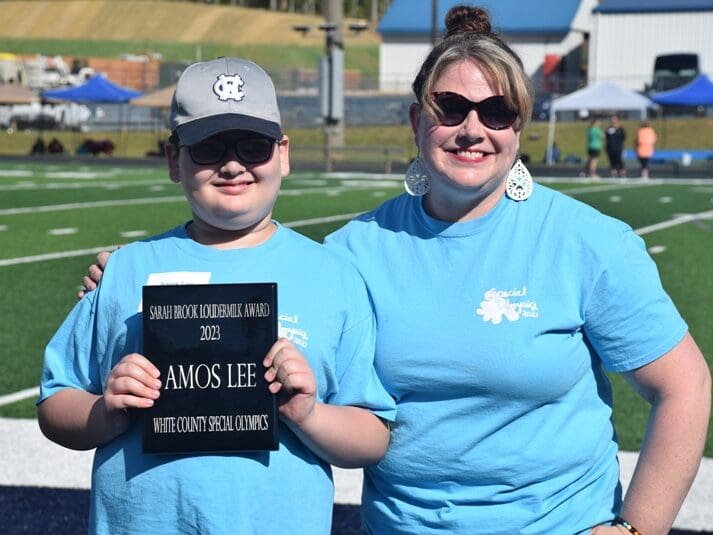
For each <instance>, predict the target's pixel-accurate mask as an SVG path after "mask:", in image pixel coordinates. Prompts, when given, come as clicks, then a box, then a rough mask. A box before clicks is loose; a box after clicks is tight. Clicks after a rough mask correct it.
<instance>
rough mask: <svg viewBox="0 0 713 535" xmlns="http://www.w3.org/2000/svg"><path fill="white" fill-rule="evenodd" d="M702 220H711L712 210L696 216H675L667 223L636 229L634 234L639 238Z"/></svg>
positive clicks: (712, 217)
mask: <svg viewBox="0 0 713 535" xmlns="http://www.w3.org/2000/svg"><path fill="white" fill-rule="evenodd" d="M702 219H713V210H709V211H708V212H699V213H697V214H683V215H676V216H674V217H673V219H669V220H668V221H662V222H661V223H656V224H654V225H649V226H648V227H642V228H640V229H637V230H636V233H637V234H638V235H639V236H643V235H644V234H648V233H650V232H656V231H657V230H663V229H666V228H671V227H675V226H677V225H683V224H684V223H691V222H692V221H700V220H702Z"/></svg>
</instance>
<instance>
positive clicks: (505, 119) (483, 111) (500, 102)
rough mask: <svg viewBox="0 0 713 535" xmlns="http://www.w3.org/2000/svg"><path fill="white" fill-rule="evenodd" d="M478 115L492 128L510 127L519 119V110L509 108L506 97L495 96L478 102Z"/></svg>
mask: <svg viewBox="0 0 713 535" xmlns="http://www.w3.org/2000/svg"><path fill="white" fill-rule="evenodd" d="M477 110H478V117H480V120H481V121H482V122H483V124H484V125H485V126H487V127H488V128H490V129H492V130H503V129H505V128H509V127H510V126H512V125H513V123H514V122H515V119H517V112H515V111H513V110H511V109H510V108H508V105H507V103H506V102H505V98H504V97H501V96H495V97H490V98H486V99H485V100H483V101H481V102H479V103H478V108H477Z"/></svg>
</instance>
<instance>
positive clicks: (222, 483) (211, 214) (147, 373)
mask: <svg viewBox="0 0 713 535" xmlns="http://www.w3.org/2000/svg"><path fill="white" fill-rule="evenodd" d="M169 125H170V128H171V130H172V135H171V138H170V139H169V141H168V142H167V144H166V159H167V163H168V171H169V176H170V178H171V180H172V181H173V182H176V183H180V184H181V186H182V188H183V190H184V192H185V195H186V198H187V200H188V203H189V205H190V207H191V211H192V214H193V218H192V220H191V221H189V222H188V223H186V224H185V225H181V226H179V227H177V228H175V229H172V230H170V231H168V232H166V233H164V234H161V235H159V236H154V237H152V238H149V239H147V240H144V241H141V242H136V243H133V244H130V245H128V246H126V247H122V248H121V249H120V250H119V251H117V252H116V254H113V255H112V256H111V260H110V262H109V263H108V264H107V266H106V271H105V273H104V277H103V280H102V283H101V285H100V286H99V288H98V289H97V290H96V291H93V292H91V293H89V294H87V295H86V296H85V298H84V299H82V300H81V301H80V302H79V303H78V304H77V305H76V306H75V308H74V309H73V310H72V312H71V313H70V315H69V316H68V317H67V319H66V320H65V321H64V323H63V324H62V326H61V327H60V329H59V330H58V332H57V333H56V334H55V336H54V337H53V339H52V340H51V341H50V343H49V345H48V346H47V349H46V351H45V365H44V370H43V373H42V380H41V391H40V397H39V400H38V417H39V422H40V427H41V428H42V431H43V432H44V434H45V435H46V436H47V437H48V438H50V439H51V440H53V441H55V442H57V443H59V444H61V445H63V446H65V447H69V448H74V449H90V448H97V451H96V454H95V459H94V468H93V474H92V493H91V508H90V519H89V524H90V526H89V527H90V531H91V532H96V533H117V532H119V531H121V532H123V533H142V534H143V533H159V532H162V533H178V532H182V533H185V532H190V533H224V532H225V533H227V532H231V533H232V532H240V533H252V532H260V533H292V532H295V533H304V532H305V531H309V532H310V533H329V531H330V526H331V512H332V499H333V485H332V481H331V474H330V469H329V464H334V465H338V466H344V467H356V466H363V465H366V464H373V463H376V462H377V461H378V460H379V459H380V458H381V457H382V456H383V454H384V452H385V450H386V446H387V444H388V439H389V434H388V429H387V427H386V426H385V425H384V423H383V422H382V421H381V420H380V418H379V417H381V418H385V419H389V420H391V419H393V416H394V405H393V400H392V399H391V398H390V397H389V395H388V394H387V393H386V391H385V390H384V389H383V387H382V385H381V384H380V382H379V380H378V378H377V377H376V374H375V372H374V369H373V353H374V319H373V315H372V312H371V307H370V303H369V299H368V296H367V293H366V290H365V288H364V285H363V282H362V281H361V278H360V277H359V275H358V274H357V272H356V271H355V270H354V269H353V268H351V267H350V266H349V265H347V264H346V263H343V262H342V261H341V260H339V259H338V258H337V257H335V256H334V255H332V254H331V253H330V252H329V251H327V250H326V249H324V248H323V247H321V246H320V245H318V244H316V243H314V242H312V241H311V240H309V239H307V238H305V237H303V236H301V235H299V234H297V233H295V232H293V231H291V230H289V229H287V228H285V227H282V226H281V225H280V224H279V223H277V222H275V221H273V220H272V219H271V215H272V208H273V206H274V203H275V201H276V199H277V195H278V192H279V188H280V183H281V180H282V178H283V177H285V176H286V175H287V174H288V173H289V158H288V138H287V136H284V135H283V134H282V132H281V127H280V115H279V110H278V108H277V100H276V96H275V90H274V87H273V85H272V81H271V80H270V78H269V77H268V76H267V74H266V73H265V72H264V71H263V70H262V69H261V68H260V67H258V66H257V65H255V64H254V63H251V62H249V61H245V60H241V59H237V58H219V59H217V60H213V61H208V62H204V63H196V64H193V65H191V66H189V67H188V68H187V69H186V70H185V71H184V73H183V74H182V75H181V77H180V79H179V81H178V84H177V87H176V92H175V94H174V99H173V102H172V105H171V111H170V115H169ZM149 280H150V281H151V284H155V283H163V284H191V283H193V284H195V283H212V284H213V283H234V282H263V281H264V282H277V284H278V301H279V326H278V329H279V331H280V335H281V336H282V337H281V338H280V339H278V341H277V342H276V343H275V344H274V345H273V346H272V348H271V350H270V351H269V352H268V354H267V355H266V356H265V359H264V361H263V364H264V366H265V367H266V371H265V379H266V380H267V381H268V383H269V384H270V386H269V388H270V391H271V392H273V393H276V394H278V406H279V412H280V417H281V420H282V422H281V424H280V425H281V429H280V448H279V450H278V451H272V452H239V453H224V454H202V455H146V454H143V453H142V451H141V425H140V423H139V422H137V421H136V415H137V413H139V412H140V411H141V410H142V409H145V408H148V407H151V406H152V405H153V403H154V400H156V399H157V398H158V397H159V396H160V395H161V386H162V382H161V380H162V378H161V377H159V376H158V370H157V368H156V367H155V366H154V365H153V364H152V363H151V362H150V360H149V359H147V358H146V357H144V356H143V355H142V354H141V350H142V342H141V314H140V312H141V310H140V304H141V290H142V286H143V285H144V284H146V283H147V282H148V281H149ZM337 289H339V292H337V291H335V290H337ZM298 346H299V348H301V349H302V351H303V352H304V353H303V352H302V351H301V350H300V349H298ZM367 409H369V410H367ZM377 414H378V416H379V417H377V416H376V415H377Z"/></svg>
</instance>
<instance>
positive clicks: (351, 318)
mask: <svg viewBox="0 0 713 535" xmlns="http://www.w3.org/2000/svg"><path fill="white" fill-rule="evenodd" d="M349 272H350V273H353V274H354V276H353V277H351V280H352V284H351V289H350V290H346V289H345V291H344V292H343V293H342V295H344V296H345V297H346V296H349V297H348V305H347V310H348V314H347V320H346V321H345V323H344V329H343V330H342V333H341V337H340V340H339V345H338V347H337V351H336V379H337V383H338V389H337V391H336V392H334V393H333V394H332V395H330V396H328V398H327V400H326V401H327V402H328V403H330V404H335V405H353V406H358V407H362V408H366V409H369V410H371V411H372V412H374V413H375V414H377V415H378V416H379V417H381V418H384V419H386V420H390V421H393V420H394V418H395V416H396V404H395V402H394V399H393V398H392V397H391V395H389V393H388V392H387V391H386V389H385V388H384V386H383V384H382V383H381V380H380V379H379V377H378V375H377V374H376V370H375V369H374V354H375V348H376V321H375V319H374V313H373V308H372V306H371V302H370V300H369V298H368V294H367V291H366V286H365V285H364V282H363V281H362V280H361V277H360V276H359V275H358V274H357V272H356V270H355V269H353V268H352V269H350V270H349Z"/></svg>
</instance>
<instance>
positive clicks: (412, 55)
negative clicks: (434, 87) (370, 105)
mask: <svg viewBox="0 0 713 535" xmlns="http://www.w3.org/2000/svg"><path fill="white" fill-rule="evenodd" d="M430 51H431V43H430V42H424V41H423V40H414V39H410V40H407V39H404V40H403V41H386V40H384V41H383V42H382V43H381V45H380V46H379V90H381V91H383V92H387V93H409V92H410V91H411V83H412V82H413V79H414V78H415V77H416V74H417V73H418V69H419V67H421V63H423V60H424V59H426V56H428V53H429V52H430Z"/></svg>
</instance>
